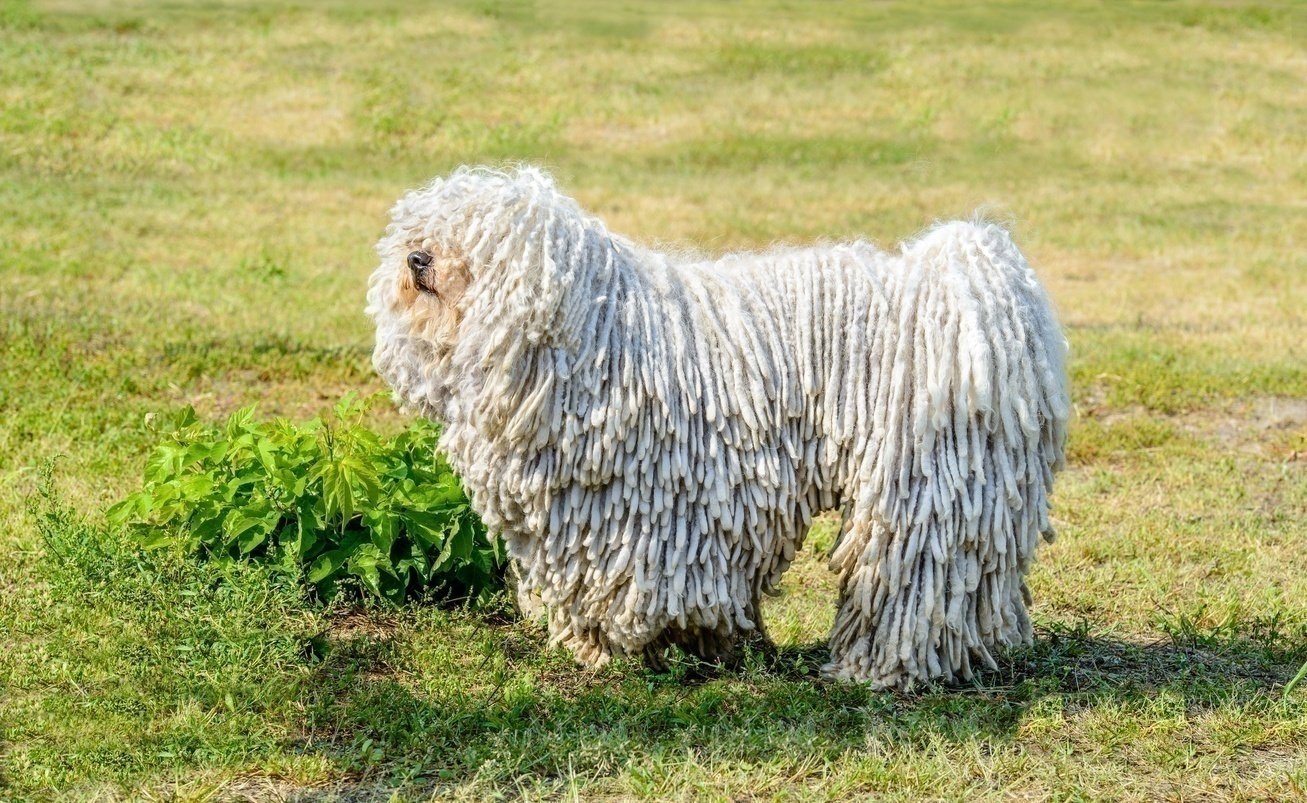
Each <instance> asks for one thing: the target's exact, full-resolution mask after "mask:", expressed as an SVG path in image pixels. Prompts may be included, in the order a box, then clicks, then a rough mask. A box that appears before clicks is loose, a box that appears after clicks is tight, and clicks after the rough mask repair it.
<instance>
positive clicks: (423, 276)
mask: <svg viewBox="0 0 1307 803" xmlns="http://www.w3.org/2000/svg"><path fill="white" fill-rule="evenodd" d="M406 263H407V264H406V267H405V269H404V270H403V272H402V273H401V275H400V282H399V291H400V300H401V303H402V304H404V305H405V306H407V307H408V308H409V309H410V310H411V314H412V316H413V326H414V327H415V328H418V327H421V328H423V329H425V330H426V331H427V333H428V334H431V335H436V336H437V338H438V339H439V340H441V341H445V342H450V341H452V340H453V338H454V336H455V334H456V329H457V326H458V323H459V321H460V320H461V319H462V317H463V305H462V303H461V301H462V299H463V296H464V295H465V294H466V292H467V288H468V285H469V284H471V282H472V273H471V271H470V270H469V269H468V266H467V261H466V260H465V259H464V258H463V257H462V256H461V255H456V254H450V253H449V252H440V251H436V252H433V251H430V250H426V249H422V248H417V249H414V250H412V251H410V252H409V253H408V256H407V258H406Z"/></svg>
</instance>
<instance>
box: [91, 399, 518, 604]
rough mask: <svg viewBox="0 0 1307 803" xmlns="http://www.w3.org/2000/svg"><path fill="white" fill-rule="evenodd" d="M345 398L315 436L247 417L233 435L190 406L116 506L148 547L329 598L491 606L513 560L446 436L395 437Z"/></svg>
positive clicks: (233, 421) (236, 423)
mask: <svg viewBox="0 0 1307 803" xmlns="http://www.w3.org/2000/svg"><path fill="white" fill-rule="evenodd" d="M365 408H366V405H365V404H363V403H359V402H356V401H354V400H352V399H348V398H347V399H346V400H345V401H343V402H341V404H340V405H338V406H337V408H336V410H335V414H334V415H333V416H331V417H328V418H321V419H315V420H313V421H310V422H308V423H307V424H303V425H296V424H292V423H290V422H288V421H285V420H281V419H278V420H273V421H266V422H265V421H257V420H256V419H255V415H254V408H252V407H247V408H244V409H242V410H239V411H238V412H236V413H235V414H233V415H232V416H231V418H230V419H228V421H227V423H226V425H225V426H224V427H216V426H213V425H209V424H205V423H203V422H201V421H200V420H199V419H198V418H197V417H196V415H195V411H194V410H192V409H190V408H187V409H184V410H182V411H181V412H180V413H179V414H177V415H176V416H175V417H174V418H173V420H172V421H170V422H169V423H170V426H168V427H166V428H165V432H166V434H165V436H164V438H163V441H162V442H161V443H160V444H159V446H158V447H157V448H156V449H155V450H154V452H153V454H151V456H150V458H149V460H148V461H147V463H146V466H145V477H144V485H143V487H142V488H141V490H139V491H137V492H136V493H133V494H132V495H130V496H128V497H127V498H126V499H124V500H122V501H121V502H119V503H118V504H116V505H114V506H113V507H111V508H110V509H109V511H108V513H107V517H108V519H109V521H110V522H112V523H114V524H118V525H122V526H126V527H128V528H130V529H131V530H132V531H133V533H134V534H135V536H136V537H137V538H138V539H139V542H140V543H141V544H142V545H143V546H144V547H146V548H147V549H154V548H161V547H168V546H181V547H182V548H183V549H184V550H186V551H187V552H190V553H193V554H197V555H200V556H202V557H205V558H209V559H213V560H218V561H256V562H267V563H271V564H274V565H277V566H280V567H282V568H284V569H285V570H286V571H288V572H292V573H295V574H297V575H302V576H303V578H304V580H305V581H306V582H307V583H308V584H309V585H311V586H312V587H313V588H314V589H316V591H317V593H318V594H319V595H320V596H321V597H322V598H323V599H332V598H334V597H335V596H337V595H338V594H340V593H341V592H342V590H345V589H349V588H359V589H361V590H362V591H364V592H368V593H371V594H372V595H375V596H378V597H381V598H384V599H386V600H389V601H390V602H392V603H395V604H398V603H400V602H402V601H404V600H405V599H407V598H409V597H413V596H416V595H421V594H425V593H434V594H437V595H440V596H443V597H445V598H470V599H474V600H481V599H483V598H484V597H486V596H487V595H488V594H489V593H490V592H492V591H493V590H494V589H496V588H497V587H499V586H500V585H501V583H502V579H503V565H504V556H503V552H502V549H501V546H500V543H499V541H498V540H497V539H495V538H492V537H490V535H489V534H488V533H487V532H486V529H485V527H484V526H483V525H482V523H481V521H480V519H478V518H477V516H476V514H475V513H473V512H472V509H471V507H470V506H469V505H468V500H467V497H466V496H465V495H464V493H463V488H462V485H461V484H460V483H459V480H458V477H457V476H456V475H455V474H454V472H453V471H452V470H451V469H450V467H449V465H448V464H447V463H446V462H445V461H444V460H443V459H442V458H441V457H440V456H439V455H438V454H436V451H435V447H436V439H437V437H438V436H439V429H438V428H437V427H436V426H435V425H432V424H429V423H426V422H419V423H416V424H414V425H412V426H411V427H410V428H409V429H407V430H405V431H403V432H401V433H400V434H398V435H395V436H394V437H391V438H382V437H379V436H378V435H377V434H376V433H374V432H372V431H370V430H368V429H367V428H366V427H364V426H363V425H362V424H361V423H360V419H361V417H362V413H363V412H364V410H365Z"/></svg>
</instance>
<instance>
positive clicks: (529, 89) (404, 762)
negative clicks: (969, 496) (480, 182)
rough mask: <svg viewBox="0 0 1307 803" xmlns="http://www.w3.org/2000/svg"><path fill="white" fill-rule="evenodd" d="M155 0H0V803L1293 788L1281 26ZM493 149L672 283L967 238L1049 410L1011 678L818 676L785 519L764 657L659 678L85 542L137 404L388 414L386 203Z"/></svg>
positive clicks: (1228, 11) (1300, 388) (1299, 224)
mask: <svg viewBox="0 0 1307 803" xmlns="http://www.w3.org/2000/svg"><path fill="white" fill-rule="evenodd" d="M155 5H156V4H148V3H132V2H122V3H119V2H114V3H109V2H85V3H82V2H74V1H73V0H58V2H48V3H33V4H30V5H29V4H26V3H19V4H16V5H15V4H12V3H9V2H0V799H5V800H9V799H14V800H19V799H48V798H63V799H70V800H81V799H98V800H111V799H117V798H120V797H121V798H128V799H135V798H146V799H158V800H170V799H176V800H214V799H218V800H221V799H305V800H317V799H340V800H386V799H390V797H391V796H392V794H393V795H395V796H396V797H397V799H403V800H407V799H426V798H429V797H438V798H445V797H454V798H468V799H481V798H486V797H526V798H532V799H535V798H542V797H579V798H617V799H627V798H644V799H720V800H726V799H733V800H773V799H776V800H793V799H802V800H806V799H866V798H869V797H884V798H888V799H918V798H931V799H949V800H959V799H967V800H983V799H1001V798H1019V799H1058V800H1081V799H1086V800H1088V799H1119V798H1127V799H1136V800H1155V799H1174V800H1226V799H1247V800H1254V799H1256V800H1291V799H1296V798H1297V799H1301V798H1304V797H1307V681H1304V682H1301V683H1299V684H1297V686H1296V688H1295V687H1294V684H1293V683H1292V682H1291V681H1292V679H1293V678H1294V676H1295V674H1297V673H1298V670H1299V668H1300V667H1302V666H1303V664H1304V662H1305V661H1307V12H1305V11H1304V7H1303V6H1302V5H1300V4H1294V3H1289V2H1284V3H1277V2H1268V3H1263V4H1260V5H1257V6H1252V5H1245V4H1242V3H1238V2H1221V3H1212V4H1202V3H1195V2H1181V1H1177V2H1152V3H1150V2H1141V3H1129V4H1125V3H1097V2H1084V3H1080V2H1072V3H1065V4H1058V8H1057V10H1048V9H1044V8H1043V6H1044V5H1045V4H1041V3H1027V4H1023V3H1000V4H995V5H993V6H991V7H989V8H988V9H986V10H985V11H983V12H982V11H979V10H976V9H975V8H973V7H972V5H971V4H963V3H958V4H956V5H944V4H940V3H934V2H925V3H922V2H902V3H900V2H883V3H857V4H853V3H849V4H839V3H824V2H823V3H812V4H806V3H730V4H722V5H720V6H719V5H707V4H700V3H666V4H665V3H659V4H644V3H629V4H609V3H603V4H601V3H598V2H595V3H591V4H586V5H581V4H556V3H547V2H540V3H498V2H480V3H457V4H449V5H442V6H440V7H428V6H426V5H422V4H417V3H412V4H409V3H374V4H369V5H370V6H371V8H370V10H367V11H358V10H352V9H351V8H350V5H351V4H347V3H343V2H342V3H338V4H319V3H298V4H295V5H284V6H283V5H279V4H278V3H275V2H248V3H235V2H233V3H225V2H203V3H198V2H197V3H194V4H191V3H186V2H171V3H166V4H157V6H158V7H154V6H155ZM516 161H529V162H533V163H538V164H542V165H544V166H547V167H548V168H549V169H551V170H552V171H554V173H555V174H556V176H557V177H558V179H559V181H560V182H561V183H562V184H563V186H564V187H565V188H567V189H568V190H569V191H570V192H572V193H573V194H575V195H576V196H577V197H579V198H580V199H581V200H582V202H583V203H584V204H585V205H586V206H588V207H589V208H590V209H592V210H594V211H595V212H597V213H598V214H600V215H602V216H603V217H604V218H605V219H607V220H608V221H609V223H610V225H611V227H612V228H614V229H615V230H617V231H621V232H624V233H627V234H629V235H631V236H633V237H636V238H638V239H640V240H643V241H646V242H659V243H665V244H668V245H670V246H674V247H677V248H681V249H686V248H693V249H696V250H699V251H702V252H705V253H719V252H724V251H729V250H732V249H743V248H755V247H766V246H768V245H769V244H772V243H776V242H786V243H805V242H812V241H815V240H827V239H836V238H844V237H851V236H865V237H867V238H869V239H872V240H874V241H876V242H878V243H880V244H882V245H884V246H886V247H893V246H894V245H895V244H896V243H897V242H898V241H900V240H902V239H904V238H908V237H910V236H912V235H913V234H914V233H915V232H917V231H919V230H920V229H922V228H923V227H925V226H926V225H928V224H929V223H931V222H932V221H934V220H936V219H939V218H946V217H957V216H970V215H972V214H974V213H975V212H976V210H978V209H983V210H984V211H985V213H986V214H987V215H988V216H990V217H991V218H994V219H998V220H1003V221H1007V222H1009V223H1010V225H1011V227H1012V228H1013V230H1014V232H1015V236H1016V238H1017V240H1018V242H1019V243H1020V244H1021V246H1022V247H1023V248H1024V249H1025V250H1026V252H1027V254H1028V256H1029V258H1030V260H1031V262H1032V263H1033V264H1034V265H1035V267H1036V269H1037V270H1038V271H1039V272H1040V274H1041V276H1042V277H1043V279H1044V281H1045V283H1046V284H1047V286H1048V288H1049V290H1050V292H1051V294H1052V296H1053V298H1054V300H1055V302H1056V304H1057V306H1058V308H1059V310H1060V314H1061V317H1062V320H1063V322H1064V324H1065V326H1066V330H1067V335H1068V338H1069V341H1070V345H1071V355H1072V356H1071V380H1072V384H1073V393H1074V399H1075V406H1076V410H1077V413H1078V417H1077V419H1076V421H1075V424H1074V428H1073V431H1072V435H1071V445H1070V459H1069V465H1068V468H1067V470H1066V472H1065V473H1064V474H1063V475H1062V477H1061V480H1060V482H1059V485H1058V488H1057V492H1056V494H1055V511H1054V515H1055V520H1056V522H1057V523H1058V525H1059V529H1060V536H1059V539H1058V540H1057V542H1056V543H1054V544H1052V545H1049V546H1047V547H1046V548H1045V549H1044V550H1043V551H1042V553H1041V560H1040V563H1039V565H1038V568H1037V569H1036V570H1035V571H1034V574H1033V576H1032V578H1031V587H1032V590H1033V593H1034V598H1035V605H1034V609H1033V614H1034V617H1035V620H1036V622H1037V625H1038V627H1039V631H1040V638H1039V640H1038V643H1037V644H1036V646H1035V647H1034V648H1032V649H1030V650H1026V651H1022V652H1020V653H1017V654H1014V655H1011V656H1009V659H1008V661H1007V663H1005V665H1004V666H1003V667H1002V669H1001V670H1000V671H998V672H994V673H990V674H987V675H985V676H984V677H983V678H981V679H980V680H979V681H978V682H977V683H976V684H975V685H974V686H968V687H965V688H952V689H944V688H941V689H932V690H927V691H926V692H924V693H920V694H915V695H911V696H896V695H892V694H884V693H874V692H871V691H869V690H867V689H866V688H864V687H860V686H856V685H848V684H831V683H827V682H824V681H822V680H821V679H820V678H819V676H818V674H817V667H818V666H819V665H820V664H821V663H822V662H823V661H824V660H825V655H824V646H823V644H824V639H825V635H826V629H827V628H828V627H829V624H830V621H831V618H832V605H833V597H834V591H833V584H832V582H831V579H830V576H829V575H828V574H827V572H826V571H825V569H824V564H823V562H822V555H821V550H822V548H823V547H829V546H830V543H831V540H832V532H831V527H830V525H829V524H823V525H820V526H819V527H818V528H817V529H818V531H817V532H815V533H814V535H813V538H812V539H811V540H810V543H811V544H812V545H813V546H812V547H811V548H809V549H808V550H806V551H805V554H804V555H803V557H802V559H801V560H800V562H799V564H798V565H797V566H796V567H795V569H794V570H793V572H792V574H791V575H790V577H789V579H788V581H787V585H786V590H785V593H784V594H783V595H782V596H781V597H779V598H778V599H776V600H775V601H774V602H772V603H771V604H770V607H769V608H768V609H767V621H768V625H769V627H770V629H771V630H772V632H773V635H774V636H775V637H776V640H777V642H778V648H777V649H776V650H774V651H768V650H761V649H759V650H755V651H750V652H749V653H748V654H746V655H745V656H744V657H743V659H742V660H741V662H740V664H739V665H738V666H732V667H726V668H720V667H709V666H700V665H696V664H694V663H693V662H691V661H689V660H688V659H687V660H680V661H676V662H674V663H673V665H672V668H671V670H670V671H669V672H667V673H662V674H660V673H654V672H650V671H646V670H644V669H642V668H641V667H639V666H636V665H634V664H631V663H618V664H615V665H613V666H610V667H609V668H606V669H605V670H603V671H602V672H599V673H597V674H595V673H588V672H585V671H582V670H579V669H577V668H575V667H574V666H573V664H572V663H571V662H570V660H569V658H568V657H567V656H566V655H565V654H563V653H560V652H558V651H550V650H547V649H545V648H544V646H543V645H544V638H543V635H542V632H541V630H540V629H539V628H538V627H537V626H535V625H532V624H530V623H521V622H514V621H513V620H512V617H511V616H510V615H509V614H507V613H506V612H504V611H497V612H491V613H472V612H467V611H458V610H455V611H451V610H445V609H441V608H438V607H435V606H414V607H411V608H407V609H404V610H387V609H384V608H379V607H374V608H349V607H347V606H336V607H334V608H331V609H329V610H324V609H322V608H320V607H318V606H315V605H314V604H312V603H311V602H309V601H307V600H306V599H305V598H304V596H303V595H302V594H301V593H300V592H299V591H298V590H297V589H296V588H294V587H287V585H286V584H285V583H283V582H280V581H278V580H277V579H276V578H274V577H272V576H271V575H270V574H268V573H266V572H263V571H260V570H257V569H251V570H249V571H242V572H221V571H218V570H216V569H214V568H213V567H211V566H204V565H200V564H197V563H194V562H191V561H188V560H185V559H181V558H178V557H175V556H169V555H166V554H163V555H158V556H155V557H153V558H151V559H148V560H147V559H141V558H139V557H138V556H137V553H136V552H135V550H134V548H133V547H131V546H130V545H127V544H122V543H120V541H119V540H115V537H114V536H113V535H112V534H110V535H109V536H108V537H107V538H106V537H101V536H96V528H97V526H98V523H99V522H101V521H102V511H103V509H104V508H105V507H106V506H107V505H108V504H110V503H112V502H113V501H115V500H117V499H119V498H121V496H122V495H123V494H125V493H126V492H128V491H129V490H130V489H132V488H133V487H135V486H136V484H137V483H139V477H140V472H141V468H142V464H143V461H144V458H145V456H146V454H147V453H148V451H149V449H150V447H151V446H152V445H153V444H154V442H155V441H156V439H157V437H158V436H157V435H156V434H152V433H151V431H150V428H149V427H148V425H147V418H149V417H151V416H158V415H164V414H167V413H168V412H170V411H172V410H175V409H177V408H179V407H181V406H183V405H187V404H189V405H194V406H195V408H196V409H197V410H198V412H199V414H200V415H201V416H202V417H205V418H210V419H215V420H216V419H219V418H221V417H223V416H225V415H227V414H228V413H230V412H231V411H233V410H235V409H236V408H239V407H241V406H244V405H247V404H250V403H254V402H257V403H259V405H260V411H261V413H262V414H263V415H267V416H273V415H283V416H287V417H290V418H292V419H295V420H303V419H307V418H309V417H311V416H313V415H315V414H317V413H319V412H321V411H323V410H326V409H328V408H330V407H331V406H332V405H333V404H334V403H335V402H336V401H337V400H338V399H339V398H340V397H341V396H342V395H344V394H345V393H347V392H349V391H356V392H359V393H362V394H368V393H374V392H379V391H382V390H383V388H382V385H381V382H380V381H379V380H378V378H377V377H376V376H375V375H374V374H373V372H372V370H371V368H370V365H369V354H370V349H371V337H372V333H371V330H370V327H369V322H368V321H367V319H366V318H365V316H364V315H363V313H362V308H363V303H364V301H363V295H364V288H365V282H366V278H367V276H368V274H369V272H370V271H371V269H372V267H373V255H372V252H371V247H372V244H373V243H374V242H375V241H376V239H377V238H378V236H379V235H380V232H381V229H382V227H383V226H384V224H385V222H386V210H387V209H388V207H389V205H390V204H391V203H392V202H393V201H394V199H395V198H396V197H398V196H399V195H400V194H401V193H402V192H403V191H404V190H405V189H407V188H411V187H414V186H416V185H418V184H420V183H422V182H424V181H425V180H426V179H428V178H429V177H431V176H433V175H436V174H439V173H441V172H443V171H447V170H449V169H451V168H452V167H454V166H456V165H458V164H461V163H466V162H478V163H499V164H503V163H510V162H516ZM372 417H373V419H374V420H373V421H372V423H373V424H374V425H375V426H376V427H377V428H379V429H383V430H387V431H393V430H394V429H395V428H397V427H398V426H400V425H401V423H402V418H401V416H400V415H399V414H398V413H397V412H395V411H394V410H393V408H392V407H391V405H390V404H389V403H388V402H387V401H385V400H384V399H383V400H382V402H381V403H379V404H378V405H377V406H376V409H375V412H374V413H373V414H372ZM51 460H53V461H54V462H53V476H54V482H55V485H56V488H57V489H58V494H59V496H60V498H61V500H62V504H64V505H66V506H68V508H69V509H70V510H71V511H72V512H71V513H70V512H68V511H65V512H64V513H63V514H59V515H63V516H65V519H63V520H58V521H56V522H55V524H54V526H55V527H56V528H58V529H59V530H60V532H63V533H64V534H65V535H68V536H69V537H68V538H67V539H66V540H65V541H64V542H62V543H63V549H64V551H65V552H66V556H65V557H66V559H64V560H59V559H56V557H55V556H53V555H51V554H50V551H49V550H48V549H47V547H46V545H45V543H44V541H43V540H42V538H41V537H40V535H39V534H38V531H37V527H36V521H37V519H36V518H35V517H34V516H35V514H34V511H33V506H34V505H36V506H39V505H38V503H36V502H34V501H33V500H34V496H33V495H34V493H35V491H36V489H37V487H38V484H39V475H40V471H41V467H42V466H43V465H47V464H48V463H49V461H51ZM69 516H71V517H72V518H67V517H69ZM77 516H82V517H85V518H86V520H87V521H88V522H89V524H88V525H85V526H84V525H82V524H79V523H78V522H77V521H76V520H75V519H76V517H77Z"/></svg>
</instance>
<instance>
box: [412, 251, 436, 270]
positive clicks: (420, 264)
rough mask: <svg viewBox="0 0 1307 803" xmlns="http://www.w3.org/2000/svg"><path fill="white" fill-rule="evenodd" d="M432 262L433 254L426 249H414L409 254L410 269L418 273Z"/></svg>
mask: <svg viewBox="0 0 1307 803" xmlns="http://www.w3.org/2000/svg"><path fill="white" fill-rule="evenodd" d="M430 264H431V255H430V254H428V253H427V252H426V251H414V252H413V253H411V254H409V255H408V269H409V270H411V271H413V272H414V273H417V272H418V271H420V270H422V269H423V268H425V267H426V266H427V265H430Z"/></svg>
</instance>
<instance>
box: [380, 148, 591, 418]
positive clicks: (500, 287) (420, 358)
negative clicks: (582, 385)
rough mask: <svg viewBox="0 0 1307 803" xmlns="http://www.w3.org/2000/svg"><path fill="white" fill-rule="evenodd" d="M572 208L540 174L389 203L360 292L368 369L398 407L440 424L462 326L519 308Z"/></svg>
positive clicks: (461, 181) (453, 184) (491, 178)
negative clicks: (552, 230) (376, 261)
mask: <svg viewBox="0 0 1307 803" xmlns="http://www.w3.org/2000/svg"><path fill="white" fill-rule="evenodd" d="M560 213H561V215H562V216H564V217H566V216H570V215H572V214H575V215H576V216H578V217H579V215H580V213H579V210H576V209H575V205H574V204H572V203H571V201H570V200H569V199H567V198H566V197H565V196H563V195H562V194H561V193H559V192H558V191H557V190H556V189H555V187H554V184H553V182H552V181H551V180H550V178H549V177H548V176H547V175H546V174H544V173H542V172H541V171H539V170H536V169H533V168H522V169H518V170H514V171H511V172H500V171H493V170H486V169H480V168H471V169H469V168H463V169H460V170H458V171H456V172H454V173H453V174H451V175H450V176H448V177H445V178H441V179H436V180H435V181H433V182H432V183H430V184H428V185H427V186H426V187H423V188H422V189H418V190H414V191H412V192H410V193H408V194H407V195H405V196H404V197H403V198H401V199H400V200H399V202H398V203H396V204H395V206H394V208H393V209H392V210H391V222H390V225H389V226H388V227H387V228H386V233H385V236H383V237H382V238H381V241H380V242H378V243H377V254H378V255H379V256H380V258H381V264H380V265H379V266H378V267H377V269H376V270H375V271H374V272H373V274H372V278H371V280H370V282H369V287H368V307H367V311H368V314H370V315H371V316H372V317H373V319H374V320H375V321H376V325H377V339H376V347H375V350H374V351H373V364H374V365H375V366H376V368H377V371H378V372H379V373H380V374H381V375H382V377H383V378H385V379H386V381H387V382H389V383H390V385H391V386H392V387H393V388H394V390H395V392H396V394H397V395H398V396H399V398H400V400H401V401H403V402H405V403H406V404H408V405H410V406H412V407H416V408H417V409H419V410H421V411H422V412H424V413H427V414H429V415H435V416H436V417H441V418H443V417H445V416H444V411H443V409H442V406H443V405H444V404H445V403H446V402H447V401H448V396H449V394H450V390H451V387H452V385H453V383H454V382H455V381H456V380H457V377H455V376H453V371H452V369H451V359H452V357H453V354H454V352H455V350H456V349H457V347H458V346H459V343H460V340H462V339H464V337H463V336H464V334H465V330H466V329H467V328H468V327H467V325H466V324H467V322H468V320H469V318H473V319H474V320H475V322H476V323H477V324H478V325H479V326H480V327H481V328H482V329H484V328H485V326H486V325H487V324H490V325H494V324H496V323H504V324H507V323H509V322H508V321H506V320H504V321H496V320H494V319H496V318H498V317H499V316H500V314H501V312H502V310H503V309H505V308H512V307H513V306H518V307H520V306H522V304H523V299H525V298H530V297H531V296H532V294H531V292H529V290H530V288H528V287H526V286H525V285H527V284H529V283H530V282H532V281H536V279H535V278H532V277H538V274H539V273H540V266H541V265H542V264H545V263H548V262H549V246H548V245H547V243H548V242H550V241H551V240H552V239H554V238H552V237H551V236H550V234H549V226H550V225H552V224H553V222H554V221H556V220H557V219H558V218H559V217H560Z"/></svg>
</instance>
